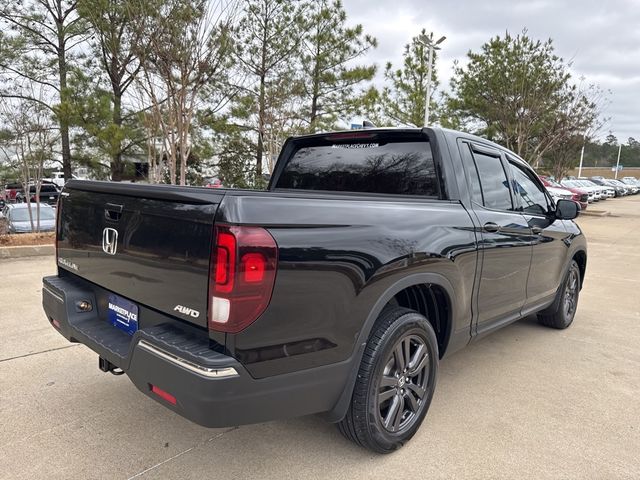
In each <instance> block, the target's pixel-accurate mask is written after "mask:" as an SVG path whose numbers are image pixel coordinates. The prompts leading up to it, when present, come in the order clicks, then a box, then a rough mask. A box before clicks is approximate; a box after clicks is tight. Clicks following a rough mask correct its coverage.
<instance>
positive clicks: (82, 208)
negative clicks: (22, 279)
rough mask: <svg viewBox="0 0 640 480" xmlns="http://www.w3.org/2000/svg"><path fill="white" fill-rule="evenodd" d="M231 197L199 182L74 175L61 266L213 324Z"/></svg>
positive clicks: (64, 206) (61, 230)
mask: <svg viewBox="0 0 640 480" xmlns="http://www.w3.org/2000/svg"><path fill="white" fill-rule="evenodd" d="M223 196H224V193H223V192H220V193H218V192H213V191H209V190H204V189H196V188H191V187H163V186H145V185H131V184H129V185H127V184H113V183H105V182H77V181H71V182H69V183H68V184H67V186H66V187H65V189H64V193H63V194H62V196H61V200H60V206H59V208H60V213H59V224H58V233H57V247H58V253H57V256H58V267H59V268H61V269H64V270H67V271H69V272H71V273H73V274H75V275H78V276H80V277H82V278H84V279H86V280H88V281H90V282H93V283H95V284H97V285H99V286H101V287H103V288H105V289H107V290H109V291H111V292H114V293H116V294H118V295H120V296H122V297H125V298H127V299H129V300H131V301H133V302H136V303H139V304H143V305H145V306H147V307H150V308H153V309H155V310H159V311H162V312H164V313H167V314H170V315H173V316H176V317H178V318H181V319H183V320H187V321H190V322H192V323H194V324H197V325H201V326H206V324H207V315H206V313H207V295H208V293H207V292H208V283H209V256H210V254H211V250H212V247H211V243H212V237H213V222H214V217H215V213H216V210H217V208H218V205H219V204H220V201H221V200H222V198H223ZM176 307H180V308H176Z"/></svg>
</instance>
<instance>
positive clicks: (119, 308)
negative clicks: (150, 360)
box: [109, 295, 138, 335]
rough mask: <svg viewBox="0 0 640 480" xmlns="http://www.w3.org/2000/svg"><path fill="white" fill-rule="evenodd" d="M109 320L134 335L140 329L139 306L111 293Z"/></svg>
mask: <svg viewBox="0 0 640 480" xmlns="http://www.w3.org/2000/svg"><path fill="white" fill-rule="evenodd" d="M109 322H110V323H111V325H114V326H116V327H118V328H119V329H120V330H124V331H125V332H127V333H128V334H129V335H133V334H134V333H135V332H136V330H138V306H137V305H136V304H135V303H132V302H130V301H129V300H127V299H126V298H122V297H119V296H118V295H109Z"/></svg>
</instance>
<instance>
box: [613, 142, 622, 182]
mask: <svg viewBox="0 0 640 480" xmlns="http://www.w3.org/2000/svg"><path fill="white" fill-rule="evenodd" d="M620 152H622V143H621V144H620V145H619V146H618V161H617V162H616V175H615V177H614V178H615V179H616V180H617V179H618V170H619V169H620Z"/></svg>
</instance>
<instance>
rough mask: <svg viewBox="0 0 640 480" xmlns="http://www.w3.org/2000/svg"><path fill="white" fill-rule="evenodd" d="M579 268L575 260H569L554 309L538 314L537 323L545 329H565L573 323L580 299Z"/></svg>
mask: <svg viewBox="0 0 640 480" xmlns="http://www.w3.org/2000/svg"><path fill="white" fill-rule="evenodd" d="M580 285H581V279H580V267H578V263H577V262H576V261H575V260H571V265H569V270H568V271H567V274H566V276H565V279H564V283H563V285H562V289H561V290H560V298H559V299H558V301H557V302H556V305H557V307H556V309H555V310H554V311H552V312H548V311H544V312H541V313H539V314H538V321H539V322H540V323H541V324H542V325H545V326H547V327H551V328H557V329H560V330H562V329H565V328H567V327H568V326H569V325H571V323H572V322H573V318H574V317H575V315H576V310H577V309H578V299H579V298H580Z"/></svg>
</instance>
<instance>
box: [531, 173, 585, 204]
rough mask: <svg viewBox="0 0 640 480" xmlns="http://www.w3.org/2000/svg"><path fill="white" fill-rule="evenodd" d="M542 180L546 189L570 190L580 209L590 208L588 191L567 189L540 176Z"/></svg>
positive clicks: (573, 188)
mask: <svg viewBox="0 0 640 480" xmlns="http://www.w3.org/2000/svg"><path fill="white" fill-rule="evenodd" d="M540 180H541V181H542V183H543V184H544V186H545V187H554V188H562V189H563V190H569V191H570V192H571V193H573V197H572V198H571V200H573V201H574V202H576V203H579V204H580V208H581V209H582V210H586V209H587V207H588V206H589V193H588V192H587V191H586V190H582V189H580V188H575V187H565V186H564V185H560V184H559V183H558V182H556V181H555V180H552V179H550V178H549V177H543V176H541V175H540Z"/></svg>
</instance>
